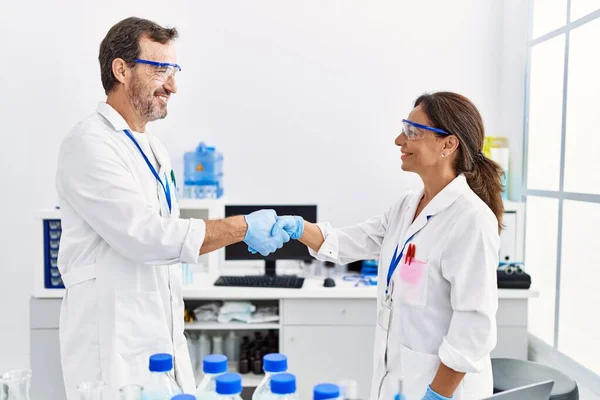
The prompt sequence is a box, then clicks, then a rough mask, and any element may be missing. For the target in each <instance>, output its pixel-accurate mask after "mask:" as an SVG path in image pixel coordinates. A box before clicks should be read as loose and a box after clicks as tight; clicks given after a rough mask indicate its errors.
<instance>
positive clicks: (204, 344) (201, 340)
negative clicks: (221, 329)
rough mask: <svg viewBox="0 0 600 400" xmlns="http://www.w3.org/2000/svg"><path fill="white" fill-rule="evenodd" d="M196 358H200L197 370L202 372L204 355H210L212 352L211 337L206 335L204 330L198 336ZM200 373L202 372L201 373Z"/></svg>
mask: <svg viewBox="0 0 600 400" xmlns="http://www.w3.org/2000/svg"><path fill="white" fill-rule="evenodd" d="M196 350H197V353H196V360H198V362H197V363H196V370H197V371H199V372H202V371H201V370H202V362H201V360H204V357H206V356H208V355H209V354H210V339H209V338H208V336H206V334H205V333H204V332H202V333H201V334H200V337H198V343H197V344H196ZM199 375H200V374H199Z"/></svg>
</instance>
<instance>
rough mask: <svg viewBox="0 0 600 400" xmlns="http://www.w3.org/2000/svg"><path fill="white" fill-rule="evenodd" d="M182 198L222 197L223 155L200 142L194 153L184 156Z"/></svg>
mask: <svg viewBox="0 0 600 400" xmlns="http://www.w3.org/2000/svg"><path fill="white" fill-rule="evenodd" d="M183 161H184V182H183V185H184V190H183V196H184V197H185V198H192V199H216V198H219V197H221V196H223V154H221V153H219V152H217V151H216V149H215V148H214V147H212V146H207V145H206V144H205V143H204V142H200V144H199V145H198V147H196V150H195V151H190V152H187V153H185V154H184V156H183Z"/></svg>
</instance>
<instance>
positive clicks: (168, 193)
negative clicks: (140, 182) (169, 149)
mask: <svg viewBox="0 0 600 400" xmlns="http://www.w3.org/2000/svg"><path fill="white" fill-rule="evenodd" d="M123 132H125V134H126V135H127V137H128V138H129V139H131V141H132V142H133V144H135V147H137V149H138V150H139V151H140V154H141V155H142V157H143V158H144V161H146V164H147V165H148V168H150V172H152V175H154V177H155V178H156V180H157V181H158V183H160V186H162V188H163V190H164V192H165V197H166V198H167V205H168V206H169V214H170V213H171V187H170V186H169V179H168V178H167V175H166V174H165V182H166V183H167V186H165V184H164V183H163V181H162V180H161V179H160V177H159V176H158V172H156V169H155V168H154V166H153V165H152V163H151V162H150V160H148V157H146V154H145V153H144V150H142V148H141V147H140V145H139V143H138V142H137V141H136V140H135V138H134V137H133V135H132V134H131V132H130V131H129V129H125V130H124V131H123Z"/></svg>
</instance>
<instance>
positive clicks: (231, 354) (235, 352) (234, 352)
mask: <svg viewBox="0 0 600 400" xmlns="http://www.w3.org/2000/svg"><path fill="white" fill-rule="evenodd" d="M225 355H226V356H227V359H228V360H229V361H239V358H240V340H239V338H238V336H237V335H236V334H235V332H234V331H229V335H227V338H226V339H225Z"/></svg>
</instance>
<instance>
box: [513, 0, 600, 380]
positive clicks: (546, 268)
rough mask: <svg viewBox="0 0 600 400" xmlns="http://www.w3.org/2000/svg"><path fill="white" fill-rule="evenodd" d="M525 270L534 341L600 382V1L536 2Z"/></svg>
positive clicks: (527, 157)
mask: <svg viewBox="0 0 600 400" xmlns="http://www.w3.org/2000/svg"><path fill="white" fill-rule="evenodd" d="M531 1H532V2H533V7H532V12H533V15H532V40H531V41H530V43H529V47H530V57H529V65H528V67H529V72H528V85H527V99H526V104H527V110H526V113H525V114H526V130H525V141H526V151H525V155H524V157H525V163H524V165H525V167H526V169H525V179H524V181H523V186H524V188H523V189H524V190H523V192H524V194H525V199H526V200H525V201H526V209H527V217H526V227H525V229H526V232H525V235H526V237H525V264H526V268H527V270H528V271H529V272H530V273H531V274H532V279H533V280H534V281H535V282H536V283H535V285H536V287H538V288H539V289H540V298H539V299H533V300H532V301H531V302H530V303H531V304H530V312H529V323H530V331H531V333H532V334H533V335H535V336H537V337H538V338H540V339H542V340H544V341H545V342H547V343H548V344H550V345H551V346H553V347H554V348H555V349H556V350H558V351H560V352H562V353H564V354H565V355H567V356H568V357H571V358H572V359H573V360H575V361H576V362H578V363H579V364H581V365H583V366H584V367H585V368H587V369H589V370H591V371H593V372H595V373H596V374H599V375H600V350H596V349H597V348H598V346H597V343H598V342H599V340H600V326H599V325H598V324H597V323H596V322H595V314H594V312H593V311H592V310H593V307H594V305H596V304H600V291H599V290H598V287H600V252H599V251H598V246H599V244H600V228H599V227H600V172H599V171H600V113H599V112H598V105H599V104H600V73H599V72H598V71H600V46H598V38H599V37H600V0H566V1H563V0H553V1H547V0H531Z"/></svg>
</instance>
